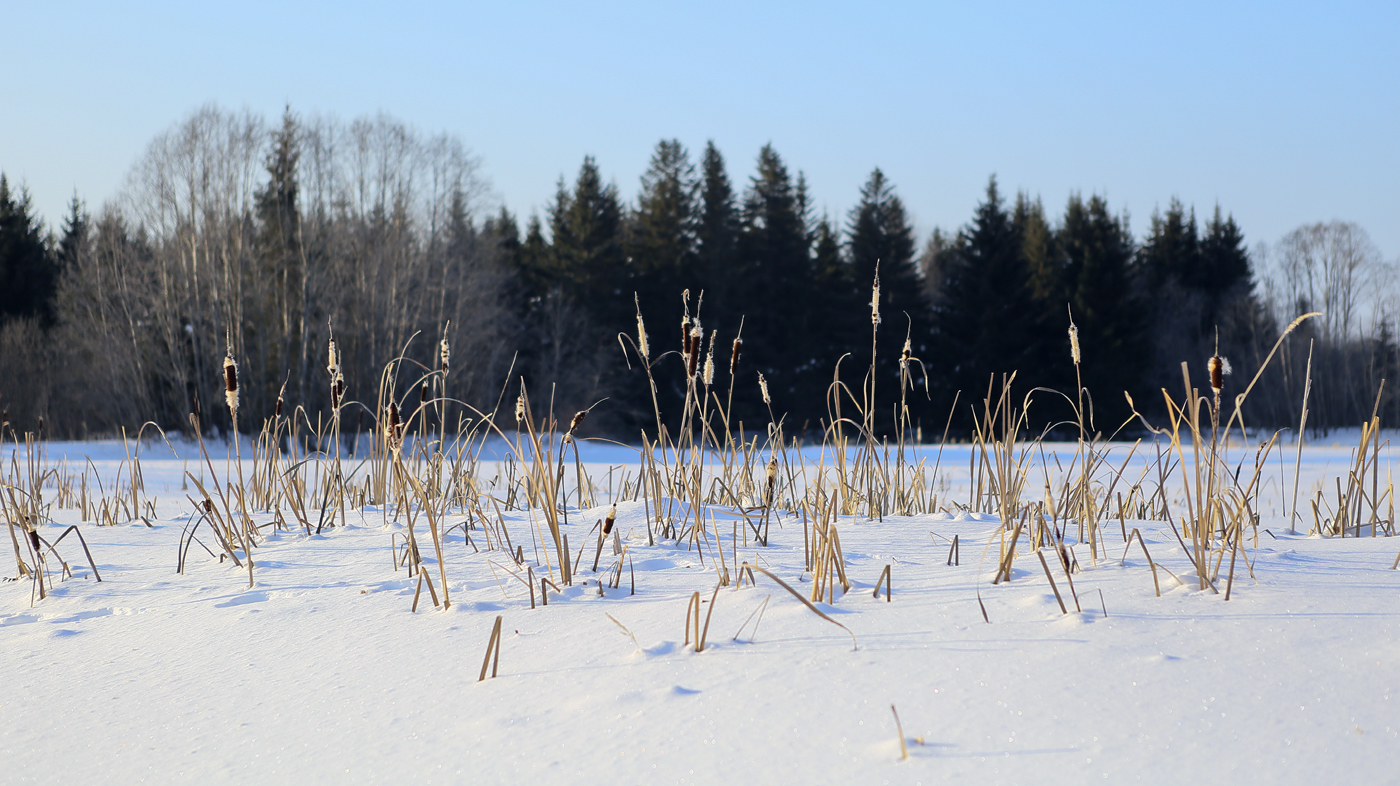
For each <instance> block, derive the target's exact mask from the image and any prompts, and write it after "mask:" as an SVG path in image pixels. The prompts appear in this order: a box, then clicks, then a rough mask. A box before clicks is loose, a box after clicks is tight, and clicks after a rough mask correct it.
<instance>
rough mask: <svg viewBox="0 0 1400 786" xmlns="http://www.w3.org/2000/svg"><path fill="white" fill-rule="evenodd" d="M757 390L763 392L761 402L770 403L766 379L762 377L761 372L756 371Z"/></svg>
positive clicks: (771, 400)
mask: <svg viewBox="0 0 1400 786" xmlns="http://www.w3.org/2000/svg"><path fill="white" fill-rule="evenodd" d="M758 391H759V392H760V393H762V394H763V403H764V404H770V405H771V404H772V403H773V399H771V398H769V397H768V380H766V379H764V378H763V372H762V371H760V372H758Z"/></svg>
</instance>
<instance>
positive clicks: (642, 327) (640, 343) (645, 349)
mask: <svg viewBox="0 0 1400 786" xmlns="http://www.w3.org/2000/svg"><path fill="white" fill-rule="evenodd" d="M637 348H638V349H640V350H641V351H642V359H643V360H650V359H651V347H649V346H647V326H646V323H645V322H643V321H642V312H640V311H638V312H637Z"/></svg>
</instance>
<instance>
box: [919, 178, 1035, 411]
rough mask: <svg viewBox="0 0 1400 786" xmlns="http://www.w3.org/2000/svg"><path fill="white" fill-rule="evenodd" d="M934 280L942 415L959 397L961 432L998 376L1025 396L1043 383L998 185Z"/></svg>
mask: <svg viewBox="0 0 1400 786" xmlns="http://www.w3.org/2000/svg"><path fill="white" fill-rule="evenodd" d="M939 272H940V278H941V287H940V291H939V298H938V301H937V303H936V304H935V306H934V311H933V320H934V330H935V342H936V346H937V348H938V349H939V350H940V352H939V353H938V355H937V356H936V357H935V361H936V368H937V369H938V370H939V372H940V373H938V374H936V375H935V379H937V380H940V381H942V383H943V393H944V395H943V401H942V402H941V403H942V405H943V406H944V407H945V408H946V406H947V405H949V404H950V403H951V401H952V398H953V393H954V392H955V391H958V390H961V391H962V398H961V399H960V403H959V405H958V410H959V411H958V413H957V418H958V420H959V422H960V423H962V424H963V425H964V427H965V426H966V425H968V421H967V420H966V419H965V414H966V413H967V412H968V411H969V410H968V409H967V407H968V406H970V405H972V404H974V403H975V404H976V405H978V407H979V409H980V403H981V400H982V399H983V398H984V396H985V395H986V391H987V384H988V382H989V380H991V379H992V375H993V374H995V375H996V378H995V379H996V385H997V386H999V385H1000V381H1001V374H1003V373H1010V372H1012V371H1016V372H1018V376H1017V380H1018V381H1017V387H1018V389H1020V390H1025V389H1026V388H1027V387H1030V386H1033V385H1036V384H1038V380H1039V379H1040V378H1042V377H1043V373H1042V368H1043V366H1042V363H1043V362H1045V358H1044V356H1045V355H1046V353H1045V351H1044V349H1045V343H1046V336H1045V332H1044V330H1043V329H1042V328H1043V326H1042V325H1040V324H1039V321H1038V319H1037V314H1038V313H1039V305H1038V304H1037V303H1036V301H1035V299H1034V297H1033V293H1032V290H1031V281H1030V275H1029V271H1028V270H1027V269H1026V260H1025V256H1024V255H1023V254H1022V253H1021V238H1019V237H1017V235H1016V232H1015V228H1014V227H1013V226H1012V222H1011V216H1010V215H1009V214H1008V213H1007V212H1006V210H1005V208H1004V207H1003V206H1002V200H1001V194H1000V193H999V192H998V191H997V183H996V178H995V177H992V178H991V180H990V181H989V182H988V184H987V195H986V197H985V199H984V200H983V201H982V204H980V205H978V207H977V212H976V213H975V215H974V216H973V219H972V223H970V224H969V225H968V226H966V227H964V228H963V229H962V231H961V232H959V234H958V238H957V242H956V243H955V245H954V247H953V249H952V251H951V253H949V254H948V256H947V258H946V260H945V261H944V263H943V265H942V267H941V270H940V271H939ZM997 389H999V387H996V388H994V392H993V395H994V396H995V395H996V393H995V390H997ZM1016 403H1017V404H1019V403H1020V402H1019V401H1017V402H1016Z"/></svg>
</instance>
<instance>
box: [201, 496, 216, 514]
mask: <svg viewBox="0 0 1400 786" xmlns="http://www.w3.org/2000/svg"><path fill="white" fill-rule="evenodd" d="M203 502H204V512H205V513H213V512H214V500H212V499H208V498H205V499H204V500H203Z"/></svg>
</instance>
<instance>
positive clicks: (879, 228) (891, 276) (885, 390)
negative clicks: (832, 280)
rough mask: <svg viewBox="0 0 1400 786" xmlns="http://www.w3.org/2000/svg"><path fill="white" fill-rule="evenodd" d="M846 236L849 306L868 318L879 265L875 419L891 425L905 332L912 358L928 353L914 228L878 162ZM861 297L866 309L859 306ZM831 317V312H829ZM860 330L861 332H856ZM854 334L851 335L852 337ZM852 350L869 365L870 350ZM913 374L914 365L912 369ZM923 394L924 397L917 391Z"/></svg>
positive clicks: (857, 344)
mask: <svg viewBox="0 0 1400 786" xmlns="http://www.w3.org/2000/svg"><path fill="white" fill-rule="evenodd" d="M846 226H847V230H846V231H847V233H848V236H849V237H850V242H849V249H850V261H851V277H852V278H853V279H854V284H855V287H854V292H852V294H851V297H850V303H849V305H847V306H845V307H844V308H843V311H844V310H849V311H850V312H853V313H854V314H855V315H856V316H857V318H861V317H864V319H862V320H861V321H864V322H866V323H867V327H866V330H868V329H869V327H868V323H869V318H868V317H869V303H870V294H871V291H872V290H871V285H872V284H873V283H874V281H875V273H876V269H877V266H878V270H879V276H880V319H881V325H880V328H879V332H878V336H879V341H878V351H877V353H876V358H877V362H878V367H877V369H876V373H877V384H876V388H875V392H876V397H877V401H876V411H875V416H876V421H877V423H879V424H880V425H879V428H881V429H883V428H885V427H886V426H888V425H890V423H889V421H888V420H887V418H888V417H889V415H888V413H889V412H891V411H892V409H891V406H892V405H893V403H894V402H897V401H899V398H900V396H899V380H900V356H901V354H902V352H903V348H904V341H905V338H906V336H907V337H908V338H909V341H910V351H911V353H912V354H913V356H915V357H919V358H927V357H928V353H929V338H930V326H929V304H928V301H927V299H926V298H925V290H924V286H923V282H922V281H921V280H920V277H919V270H918V266H917V264H916V262H915V259H914V228H913V227H911V226H910V225H909V220H908V217H907V216H906V214H905V212H904V204H903V202H901V201H900V199H899V196H898V195H897V194H895V191H894V185H893V184H892V183H890V181H889V179H888V178H886V177H885V174H884V173H883V172H881V171H880V169H879V168H878V167H877V168H876V169H875V170H874V171H873V172H871V173H870V179H869V180H867V181H866V183H865V185H864V186H863V187H861V190H860V201H859V202H858V203H857V204H856V206H855V207H854V208H852V209H851V212H850V216H849V218H848V220H847V225H846ZM862 302H863V303H864V304H865V308H861V304H862ZM833 316H835V315H833ZM861 332H862V333H864V332H865V331H861ZM852 338H854V336H852ZM857 347H858V349H857V351H856V352H855V354H854V358H855V359H856V360H857V366H858V367H860V368H866V367H868V364H869V362H870V349H869V347H868V344H866V343H864V342H852V348H853V349H856V348H857ZM914 373H915V375H916V376H917V375H918V373H919V372H918V369H917V367H916V369H915V371H914ZM918 398H919V399H923V398H924V397H923V396H919V397H918ZM909 403H910V405H911V406H912V407H916V409H917V410H919V414H923V413H922V407H919V406H917V405H918V402H917V401H915V400H914V398H913V397H910V399H909Z"/></svg>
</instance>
